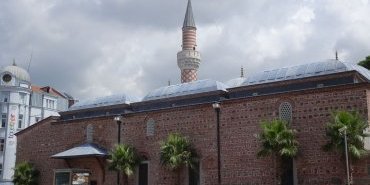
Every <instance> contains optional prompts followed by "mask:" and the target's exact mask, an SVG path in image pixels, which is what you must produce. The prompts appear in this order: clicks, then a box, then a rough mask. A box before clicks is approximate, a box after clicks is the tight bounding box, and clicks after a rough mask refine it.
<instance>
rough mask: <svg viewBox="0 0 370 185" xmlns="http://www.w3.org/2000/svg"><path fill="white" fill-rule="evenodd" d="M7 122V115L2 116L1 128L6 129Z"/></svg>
mask: <svg viewBox="0 0 370 185" xmlns="http://www.w3.org/2000/svg"><path fill="white" fill-rule="evenodd" d="M6 122H7V114H2V115H1V125H0V128H5V127H6Z"/></svg>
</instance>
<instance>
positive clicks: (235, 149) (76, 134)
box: [16, 0, 370, 185]
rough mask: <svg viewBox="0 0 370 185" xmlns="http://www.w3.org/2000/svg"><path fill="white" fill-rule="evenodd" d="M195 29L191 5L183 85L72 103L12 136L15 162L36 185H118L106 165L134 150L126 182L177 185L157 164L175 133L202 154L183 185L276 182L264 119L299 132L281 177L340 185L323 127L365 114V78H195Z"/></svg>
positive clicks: (365, 173) (300, 70)
mask: <svg viewBox="0 0 370 185" xmlns="http://www.w3.org/2000/svg"><path fill="white" fill-rule="evenodd" d="M196 31H197V28H196V24H195V21H194V18H193V11H192V6H191V1H190V0H189V1H188V5H187V10H186V15H185V20H184V24H183V27H182V35H183V39H182V50H181V51H180V52H178V53H177V63H178V66H179V68H180V71H181V82H182V83H181V84H176V85H169V86H165V87H160V88H158V89H155V90H153V91H151V92H149V93H148V94H147V95H146V96H145V97H143V98H137V97H134V96H129V95H126V94H119V95H113V96H109V97H102V98H96V99H92V100H86V101H81V102H78V103H76V104H75V105H73V106H72V107H71V108H69V110H67V111H62V112H60V116H51V117H49V118H47V119H44V120H42V121H40V122H38V123H37V124H34V125H32V126H30V127H28V128H27V129H24V130H22V131H20V132H18V133H17V134H16V136H17V139H18V145H17V162H21V161H29V162H31V163H33V164H34V165H35V167H36V168H37V169H38V170H39V171H40V185H50V184H54V185H64V184H68V185H69V184H91V185H112V184H118V182H117V181H119V180H118V179H119V178H118V179H117V177H116V173H115V172H114V171H110V170H108V165H107V162H106V159H107V156H108V152H109V151H110V150H111V149H112V148H113V146H114V145H115V144H116V143H118V142H122V143H127V144H130V145H132V146H134V147H135V148H136V149H137V151H138V153H139V155H140V156H141V158H142V159H143V161H142V162H141V164H140V165H139V166H138V168H137V170H136V172H135V175H133V177H131V178H130V179H129V184H130V185H148V184H152V185H155V184H161V185H173V184H176V182H177V177H178V176H177V175H176V174H175V173H172V172H170V171H168V170H167V169H166V168H164V167H163V166H162V165H161V164H160V144H159V142H160V141H162V140H164V139H165V138H166V137H167V136H168V134H169V133H181V134H182V135H184V136H185V137H187V138H189V140H190V141H191V142H192V144H193V146H194V147H195V150H196V152H197V154H198V156H199V160H198V162H197V165H196V169H195V170H187V169H183V170H182V171H181V174H180V179H181V184H182V185H185V184H186V185H188V184H189V185H199V184H202V185H215V184H223V185H242V184H243V185H244V184H245V185H246V184H254V185H275V184H278V183H277V182H278V180H277V178H276V165H275V162H274V161H275V160H274V157H267V158H257V157H256V155H257V151H258V150H259V148H260V143H259V141H258V140H257V138H256V135H257V134H258V133H259V132H260V123H261V121H263V120H272V119H276V118H280V119H283V120H286V121H288V122H289V123H290V126H291V127H292V128H294V129H295V130H297V140H298V142H299V154H298V156H297V157H296V158H295V164H294V165H293V166H292V168H291V170H292V173H291V174H292V175H291V176H288V177H287V178H290V179H292V181H293V182H294V184H301V185H313V184H328V185H329V184H330V185H334V184H336V185H339V184H345V178H346V170H345V163H344V161H343V159H342V158H341V155H340V154H338V153H336V152H324V151H323V150H322V145H324V144H325V143H326V141H327V140H328V138H327V137H326V135H325V125H326V123H327V122H328V121H329V119H330V116H331V115H330V114H331V112H332V111H334V110H356V111H358V112H359V113H360V114H361V115H362V116H363V117H365V118H366V119H368V118H369V116H370V112H369V107H370V85H369V82H370V72H369V71H368V70H367V69H365V68H363V67H361V66H358V65H356V64H351V63H346V62H342V61H339V60H338V59H332V60H324V61H319V62H314V63H307V64H303V65H297V66H291V67H282V68H279V69H274V70H265V71H261V72H256V73H253V74H250V75H248V76H245V77H244V76H241V77H239V78H236V79H232V80H230V81H228V82H226V83H222V82H218V81H215V80H211V79H203V80H197V71H198V69H199V66H200V65H201V63H202V62H201V55H200V52H199V51H197V50H196V48H197V44H196ZM117 137H118V139H117ZM351 169H352V170H351V177H352V179H353V181H354V182H355V184H370V160H369V159H367V158H365V159H361V160H359V161H352V162H351ZM289 182H291V181H289ZM285 184H290V183H285Z"/></svg>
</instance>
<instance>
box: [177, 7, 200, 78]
mask: <svg viewBox="0 0 370 185" xmlns="http://www.w3.org/2000/svg"><path fill="white" fill-rule="evenodd" d="M196 46H197V28H196V26H195V21H194V16H193V8H192V6H191V0H188V6H187V8H186V13H185V19H184V24H183V26H182V51H180V52H178V53H177V65H178V66H179V68H180V70H181V83H187V82H192V81H196V80H197V72H198V68H199V65H200V61H201V58H200V53H199V52H198V51H196Z"/></svg>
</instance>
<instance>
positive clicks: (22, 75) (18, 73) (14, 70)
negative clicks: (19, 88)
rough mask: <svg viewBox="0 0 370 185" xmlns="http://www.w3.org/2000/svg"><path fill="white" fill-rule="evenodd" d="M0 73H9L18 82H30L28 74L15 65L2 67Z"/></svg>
mask: <svg viewBox="0 0 370 185" xmlns="http://www.w3.org/2000/svg"><path fill="white" fill-rule="evenodd" d="M2 72H9V73H11V74H12V75H14V76H15V77H16V78H17V79H18V80H22V81H26V82H31V77H30V74H29V73H28V72H27V71H26V70H25V69H23V68H21V67H19V66H17V65H16V64H15V63H13V65H11V66H7V67H4V69H3V70H2Z"/></svg>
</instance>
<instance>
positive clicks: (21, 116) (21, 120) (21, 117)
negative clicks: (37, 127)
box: [17, 114, 24, 129]
mask: <svg viewBox="0 0 370 185" xmlns="http://www.w3.org/2000/svg"><path fill="white" fill-rule="evenodd" d="M23 119H24V115H23V114H18V125H17V128H18V129H22V128H23V122H24V121H23ZM19 125H20V126H21V127H19Z"/></svg>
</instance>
